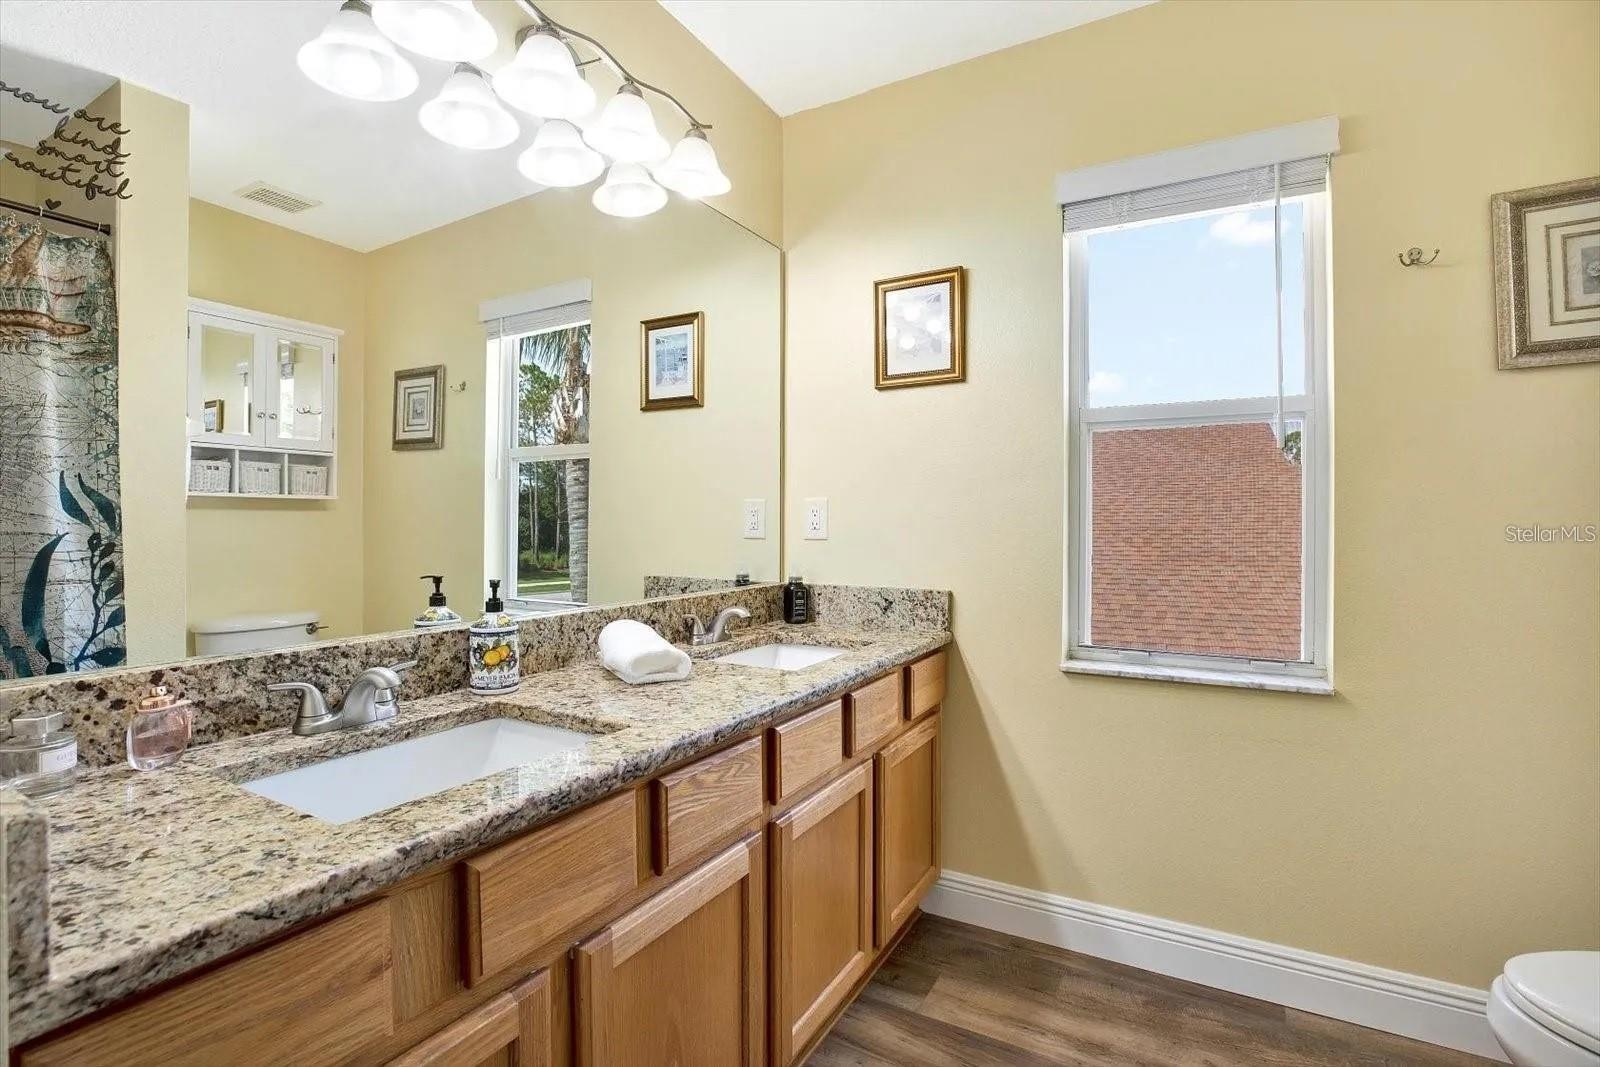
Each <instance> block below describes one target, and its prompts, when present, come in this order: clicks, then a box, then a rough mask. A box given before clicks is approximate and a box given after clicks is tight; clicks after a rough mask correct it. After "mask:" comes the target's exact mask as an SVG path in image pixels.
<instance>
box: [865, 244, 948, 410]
mask: <svg viewBox="0 0 1600 1067" xmlns="http://www.w3.org/2000/svg"><path fill="white" fill-rule="evenodd" d="M873 299H874V303H875V304H876V305H877V308H876V317H875V326H874V329H873V348H874V351H875V352H876V360H875V369H876V380H875V384H876V385H877V387H878V388H879V389H895V388H899V387H900V386H904V385H934V384H937V383H940V382H964V381H966V380H967V337H966V332H967V326H966V318H967V310H966V304H967V301H966V268H965V267H946V268H945V269H943V270H932V271H923V272H922V273H920V274H905V275H902V276H900V277H898V278H885V279H883V280H882V281H879V282H874V283H873Z"/></svg>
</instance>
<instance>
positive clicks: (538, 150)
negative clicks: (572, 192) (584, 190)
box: [517, 119, 606, 188]
mask: <svg viewBox="0 0 1600 1067" xmlns="http://www.w3.org/2000/svg"><path fill="white" fill-rule="evenodd" d="M517 169H518V170H520V171H521V172H522V174H523V176H524V177H526V178H527V179H528V180H529V181H534V182H538V183H539V184H540V185H546V186H551V187H554V188H570V187H572V186H574V185H586V184H588V183H589V182H592V181H594V180H595V179H596V178H598V177H599V176H600V172H601V171H603V170H605V169H606V161H605V159H604V158H602V157H601V155H600V153H599V152H596V151H595V150H594V149H592V148H590V147H589V146H588V145H586V144H584V143H583V137H582V136H581V135H580V134H579V133H578V128H577V127H576V126H574V125H573V124H572V123H570V122H567V121H566V120H565V119H550V120H549V121H547V122H546V123H545V124H544V125H543V126H540V127H539V132H538V133H536V134H534V135H533V144H531V145H529V146H528V147H527V149H526V150H525V151H524V152H523V153H522V154H521V155H520V156H518V157H517Z"/></svg>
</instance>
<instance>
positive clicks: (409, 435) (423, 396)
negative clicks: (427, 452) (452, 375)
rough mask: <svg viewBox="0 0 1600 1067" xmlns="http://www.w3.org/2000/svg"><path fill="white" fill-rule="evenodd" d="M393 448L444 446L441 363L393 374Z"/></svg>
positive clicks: (442, 367)
mask: <svg viewBox="0 0 1600 1067" xmlns="http://www.w3.org/2000/svg"><path fill="white" fill-rule="evenodd" d="M392 447H393V448H394V449H395V451H403V450H405V449H411V448H443V447H444V364H442V363H441V364H437V365H435V366H432V367H413V368H411V369H410V370H397V371H395V372H394V442H393V445H392Z"/></svg>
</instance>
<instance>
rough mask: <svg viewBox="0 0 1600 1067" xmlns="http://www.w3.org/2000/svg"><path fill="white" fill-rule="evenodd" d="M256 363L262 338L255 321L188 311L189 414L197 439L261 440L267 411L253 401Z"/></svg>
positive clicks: (235, 442)
mask: <svg viewBox="0 0 1600 1067" xmlns="http://www.w3.org/2000/svg"><path fill="white" fill-rule="evenodd" d="M260 364H261V340H260V338H259V336H258V335H257V331H256V328H255V327H254V326H253V325H251V324H249V323H246V322H236V321H234V320H232V319H227V318H222V317H220V316H217V315H206V314H201V313H199V312H190V313H189V417H190V418H191V419H193V420H194V426H195V427H196V428H197V429H198V430H199V432H198V433H196V434H194V435H193V436H194V439H195V440H197V441H208V442H211V443H214V444H233V445H250V444H260V443H261V437H260V433H259V430H260V427H261V424H262V422H264V421H265V416H266V413H265V412H262V411H260V409H259V408H258V407H257V393H258V390H259V384H260V383H259V380H258V377H257V375H258V370H259V367H260ZM258 416H259V417H258Z"/></svg>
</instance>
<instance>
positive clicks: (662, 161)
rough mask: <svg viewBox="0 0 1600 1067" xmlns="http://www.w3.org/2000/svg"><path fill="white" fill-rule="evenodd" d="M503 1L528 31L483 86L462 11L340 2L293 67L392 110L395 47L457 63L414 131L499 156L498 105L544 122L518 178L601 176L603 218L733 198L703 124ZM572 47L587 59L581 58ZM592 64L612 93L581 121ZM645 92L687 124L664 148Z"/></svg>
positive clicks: (472, 33)
mask: <svg viewBox="0 0 1600 1067" xmlns="http://www.w3.org/2000/svg"><path fill="white" fill-rule="evenodd" d="M514 2H515V3H516V5H517V6H518V7H519V8H521V9H522V10H523V11H524V12H525V13H527V14H528V15H529V16H531V17H532V18H533V20H534V25H533V26H530V27H528V28H527V29H524V30H523V31H522V32H521V33H520V34H519V35H518V36H517V51H516V54H515V56H514V57H513V58H512V60H511V62H510V63H508V64H506V65H505V66H504V67H502V68H501V69H500V70H499V71H497V72H496V73H495V75H494V77H493V79H490V78H489V77H488V76H487V75H485V74H484V72H483V71H482V70H480V69H478V68H477V67H475V66H473V65H472V64H471V63H470V62H467V61H468V60H472V59H480V58H483V57H485V56H488V55H490V54H491V53H492V52H493V51H494V49H495V45H496V37H495V31H494V27H493V25H491V24H490V23H489V21H488V20H487V19H485V18H484V17H483V16H482V15H481V14H480V13H479V12H478V10H477V9H476V8H475V7H474V6H473V2H472V0H370V2H369V0H345V2H344V5H343V6H342V7H340V9H339V13H338V14H337V15H335V16H334V18H333V21H332V22H330V23H329V24H328V27H327V28H326V29H325V30H323V31H322V33H321V34H320V35H319V36H318V37H317V38H316V40H313V41H310V42H308V43H307V44H305V45H304V46H303V47H301V49H300V52H299V54H298V56H297V60H298V62H299V64H300V69H301V70H303V71H304V72H305V74H306V76H307V77H309V78H310V79H311V80H312V81H314V82H316V83H317V84H318V85H320V86H322V87H323V88H325V89H328V90H330V91H331V92H335V93H339V94H340V95H342V96H349V97H353V98H355V99H357V100H374V101H383V100H399V99H401V98H402V97H405V96H408V95H410V94H411V93H412V92H413V91H415V89H416V87H417V80H418V79H417V71H416V69H415V68H414V67H412V65H411V64H410V62H409V61H408V60H407V59H406V58H405V57H404V56H402V55H401V54H400V53H399V51H398V50H396V48H395V47H394V46H395V44H399V45H402V46H403V47H405V48H407V49H409V50H410V51H412V52H415V53H416V54H418V55H422V56H427V57H429V58H432V59H449V60H457V61H458V62H457V63H456V67H455V70H454V71H452V72H451V73H450V75H449V76H448V77H447V78H446V79H445V82H444V85H443V87H442V88H441V89H440V90H439V93H438V95H437V96H435V97H434V98H433V99H431V100H429V101H428V102H427V103H426V104H423V105H422V108H421V110H420V111H419V112H418V116H417V117H418V119H419V120H420V121H421V123H422V126H423V128H424V129H426V130H427V131H428V132H429V133H431V134H432V135H433V136H435V137H437V138H439V140H441V141H444V142H445V143H446V144H450V145H455V146H457V147H459V148H471V149H493V148H502V147H504V146H505V145H508V144H510V143H511V142H512V141H515V140H516V139H517V136H518V135H519V134H520V132H521V128H520V126H519V124H518V122H517V120H516V118H515V117H514V116H513V115H512V114H511V112H509V111H507V110H506V109H505V108H504V107H502V106H501V104H500V101H501V100H504V101H505V102H506V103H507V104H509V105H511V106H512V107H514V108H516V109H517V110H519V111H523V112H526V113H527V114H530V115H534V116H536V117H538V118H541V119H544V120H545V121H544V123H543V124H542V125H541V126H540V127H539V128H538V132H537V133H536V134H535V135H534V139H533V143H532V144H531V145H529V146H528V147H527V148H526V149H525V150H524V151H523V152H522V153H521V155H519V156H518V157H517V169H518V170H520V171H521V172H522V173H523V175H525V176H526V177H527V178H528V179H529V180H530V181H534V182H538V183H539V184H540V185H545V186H566V187H571V186H577V185H584V184H586V183H588V182H590V181H593V180H594V179H595V178H596V177H599V175H600V174H601V172H602V171H606V168H607V166H608V165H609V167H610V170H609V171H608V172H607V173H606V178H605V181H604V183H602V184H601V186H600V187H599V188H598V189H596V190H595V191H594V194H593V197H592V200H593V202H594V205H595V207H597V208H599V209H600V210H601V211H603V212H605V213H606V214H608V215H617V216H620V217H623V218H637V217H639V216H641V215H648V214H650V213H651V212H653V211H659V210H660V209H661V208H662V207H664V206H665V205H666V202H667V189H671V190H672V191H673V192H676V193H678V194H679V195H680V196H684V197H688V198H690V199H694V200H699V199H701V198H703V197H708V196H720V195H722V194H723V193H726V192H728V191H729V190H730V189H732V188H733V183H732V182H730V181H729V180H728V176H727V175H726V174H724V173H723V171H722V167H721V166H720V165H719V164H718V162H717V154H716V152H715V150H713V149H712V147H711V142H710V141H709V140H707V138H706V132H707V131H708V130H710V129H711V126H710V124H708V123H704V122H701V121H700V120H699V119H697V118H695V117H694V115H692V114H691V113H690V112H689V109H688V108H686V107H684V106H683V104H682V102H680V101H679V100H678V98H677V97H675V96H673V95H672V94H671V93H669V92H667V91H666V90H665V89H662V88H660V87H658V86H655V85H651V84H649V83H648V82H642V81H640V80H639V79H638V78H635V77H634V76H633V75H632V74H631V73H630V72H629V71H628V69H627V68H626V67H624V66H623V65H622V64H621V63H620V62H618V60H617V57H616V56H614V55H612V54H611V51H610V50H609V49H608V48H606V46H605V45H603V44H601V43H600V42H599V41H597V40H595V39H594V38H593V37H590V36H589V35H588V34H585V33H582V32H580V31H578V30H575V29H572V28H571V27H570V26H563V25H562V24H561V23H559V22H556V21H555V20H554V19H552V18H551V17H550V16H548V15H546V14H545V13H544V12H543V11H541V10H539V7H538V5H536V4H534V3H533V0H514ZM385 35H387V36H385ZM573 41H581V42H583V43H584V44H585V45H587V46H588V47H589V48H590V49H592V50H593V51H594V53H595V54H594V55H593V56H591V57H590V58H588V59H583V58H580V55H579V53H578V51H577V49H576V48H575V46H574V45H573V43H572V42H573ZM594 63H601V64H604V65H605V66H606V67H608V68H610V69H611V70H612V71H613V72H615V73H616V75H617V77H618V78H620V79H621V81H622V85H621V88H619V89H618V90H617V93H616V95H615V96H613V97H612V98H611V99H610V100H608V101H607V102H606V105H605V107H604V108H602V109H601V111H600V113H599V114H598V115H595V116H593V117H592V119H591V118H590V116H591V114H592V112H593V110H594V105H595V91H594V88H593V87H592V86H591V85H590V84H589V81H588V79H587V78H586V77H585V75H584V68H585V67H587V66H589V65H591V64H594ZM647 91H648V92H651V93H654V94H655V95H657V96H659V97H661V98H662V99H664V100H666V101H667V102H668V103H669V104H671V105H672V106H673V107H674V108H676V109H677V110H678V111H679V112H680V113H681V114H682V115H683V117H684V118H685V119H687V120H688V123H689V128H688V132H687V133H685V134H684V136H683V137H682V138H681V139H680V140H679V141H678V143H677V144H676V145H675V146H673V145H669V144H668V143H667V140H666V139H665V138H664V137H662V136H661V133H660V131H659V130H658V129H657V128H656V120H655V116H654V115H653V114H652V113H651V110H650V105H649V104H648V103H647V102H646V101H645V98H644V93H645V92H647ZM586 119H588V121H585V120H586ZM663 187H665V188H663Z"/></svg>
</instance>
